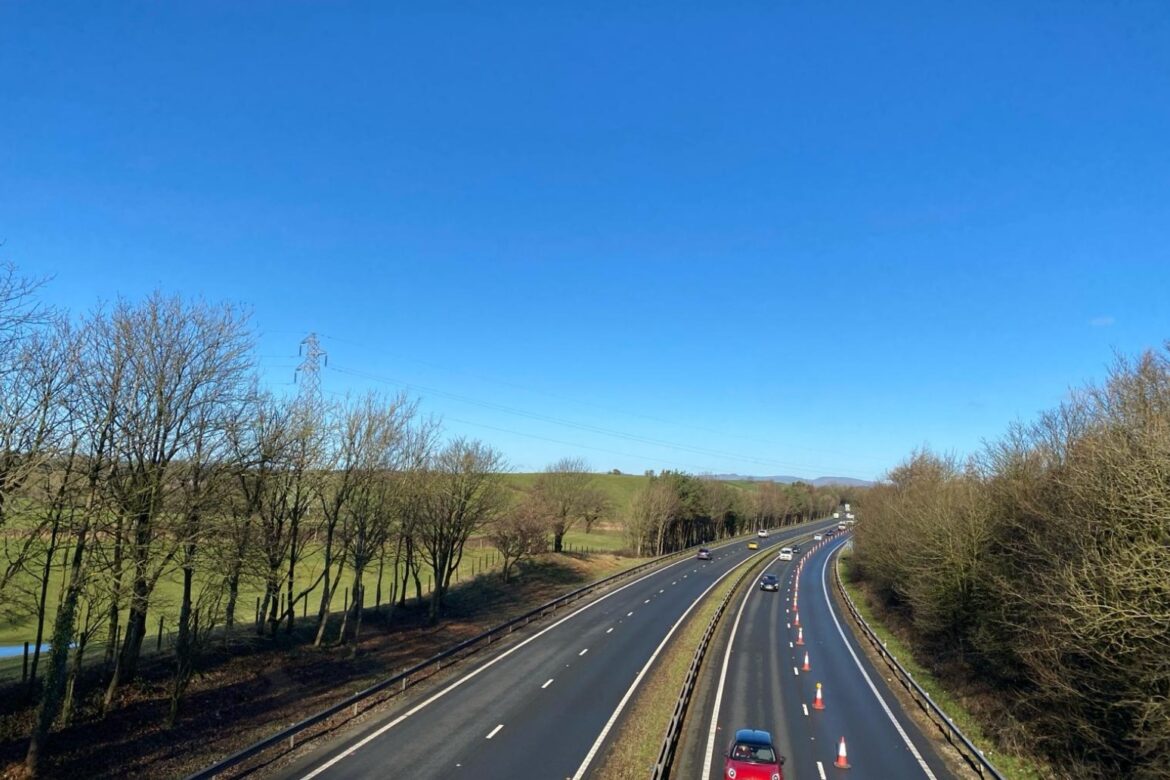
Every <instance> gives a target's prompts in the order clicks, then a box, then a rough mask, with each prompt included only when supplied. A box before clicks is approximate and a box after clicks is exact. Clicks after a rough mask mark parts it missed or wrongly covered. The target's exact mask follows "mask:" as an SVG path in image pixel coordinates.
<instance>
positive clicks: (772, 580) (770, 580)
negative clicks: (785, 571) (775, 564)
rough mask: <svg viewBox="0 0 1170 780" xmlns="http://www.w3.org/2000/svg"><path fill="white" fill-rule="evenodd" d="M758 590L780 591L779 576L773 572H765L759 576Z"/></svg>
mask: <svg viewBox="0 0 1170 780" xmlns="http://www.w3.org/2000/svg"><path fill="white" fill-rule="evenodd" d="M760 590H770V591H773V592H777V593H778V592H779V591H780V578H779V577H777V576H776V575H775V574H765V575H764V576H763V577H760Z"/></svg>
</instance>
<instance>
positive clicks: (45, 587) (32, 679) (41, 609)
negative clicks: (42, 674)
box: [28, 516, 61, 691]
mask: <svg viewBox="0 0 1170 780" xmlns="http://www.w3.org/2000/svg"><path fill="white" fill-rule="evenodd" d="M60 528H61V520H60V517H57V516H55V517H54V519H53V530H52V532H51V533H50V535H49V549H48V550H47V551H46V553H45V565H44V567H43V568H42V569H41V593H40V596H39V597H38V599H37V639H36V644H35V646H34V647H33V657H32V664H31V666H30V667H29V674H28V687H29V690H30V691H31V690H33V688H35V687H36V681H37V662H38V661H40V659H41V644H42V643H43V642H44V639H45V601H46V600H47V599H48V594H49V577H50V576H52V573H53V555H54V553H56V552H57V532H58V531H59V530H60Z"/></svg>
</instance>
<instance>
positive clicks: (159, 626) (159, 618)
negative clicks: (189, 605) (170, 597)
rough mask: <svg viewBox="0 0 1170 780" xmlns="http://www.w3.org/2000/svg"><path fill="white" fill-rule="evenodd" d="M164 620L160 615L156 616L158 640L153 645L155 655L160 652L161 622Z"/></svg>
mask: <svg viewBox="0 0 1170 780" xmlns="http://www.w3.org/2000/svg"><path fill="white" fill-rule="evenodd" d="M165 619H166V618H164V617H163V616H162V615H159V616H158V640H157V641H156V642H155V643H154V651H155V652H156V653H157V652H159V651H161V650H162V632H163V620H165Z"/></svg>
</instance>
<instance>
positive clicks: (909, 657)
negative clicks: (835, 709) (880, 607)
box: [841, 550, 1056, 780]
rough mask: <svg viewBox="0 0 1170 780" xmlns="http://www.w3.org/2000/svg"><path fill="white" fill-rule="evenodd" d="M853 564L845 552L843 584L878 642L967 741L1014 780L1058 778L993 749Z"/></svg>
mask: <svg viewBox="0 0 1170 780" xmlns="http://www.w3.org/2000/svg"><path fill="white" fill-rule="evenodd" d="M849 564H850V553H849V552H848V551H847V550H846V551H842V553H841V581H842V583H843V584H844V586H845V590H846V592H847V593H848V594H849V597H850V598H851V599H853V603H854V604H855V605H856V606H857V611H858V612H860V613H861V616H862V617H863V618H864V619H865V622H866V623H868V624H869V627H870V628H872V629H873V631H874V633H875V634H877V636H878V638H879V639H880V640H881V641H882V643H883V644H885V646H886V648H887V649H888V650H889V651H890V653H892V654H893V655H894V657H895V658H897V659H898V663H900V664H902V666H903V667H905V669H906V671H908V672H910V674H911V675H912V676H913V677H914V681H915V682H917V683H918V684H919V685H921V686H922V689H923V690H924V691H926V692H927V693H928V694H929V695H930V698H931V699H932V700H933V701H934V703H935V704H937V705H938V706H939V707H941V708H942V710H943V711H944V712H946V713H947V715H948V716H949V717H950V718H951V719H952V720H953V721H954V724H955V726H957V727H958V729H959V730H960V731H962V732H963V733H964V734H965V735H967V738H968V739H969V740H971V741H972V742H974V743H975V746H976V747H978V748H979V749H980V750H982V751H983V753H984V755H985V756H987V759H988V760H989V761H991V763H993V764H994V765H995V768H996V769H998V770H999V771H1000V772H1002V773H1003V775H1004V776H1005V777H1007V778H1010V780H1041V779H1042V778H1048V777H1054V776H1056V773H1054V772H1053V771H1052V770H1050V769H1046V768H1045V767H1044V766H1043V764H1041V763H1039V762H1037V761H1035V760H1034V759H1032V758H1029V757H1027V756H1015V755H1009V754H1007V753H1003V752H1000V751H997V750H994V749H992V748H991V745H992V740H991V739H989V738H988V736H987V730H986V729H985V728H984V725H983V724H982V723H981V722H980V721H979V719H977V718H976V717H975V716H974V715H973V714H972V713H971V712H970V710H969V709H968V708H967V707H966V706H965V705H964V702H963V700H962V699H961V698H959V697H957V696H955V695H954V694H952V693H951V691H950V690H949V689H948V688H947V687H946V686H945V685H944V684H943V683H941V682H940V681H939V680H937V679H936V678H935V677H934V676H933V675H932V674H931V673H930V671H929V670H927V669H926V668H925V667H924V666H922V665H921V664H919V663H918V662H917V661H915V660H914V654H913V652H912V651H911V649H910V647H909V646H908V645H907V644H906V643H905V642H903V641H902V640H901V639H900V638H899V637H898V635H897V634H895V633H893V632H892V631H890V629H889V628H887V627H886V626H885V625H884V624H883V623H882V621H881V619H880V618H879V617H878V615H877V612H876V611H875V610H874V608H873V606H872V605H871V604H870V602H869V598H868V596H867V594H866V593H865V591H864V589H863V588H861V587H859V586H858V585H857V584H855V583H853V582H851V581H850V578H849Z"/></svg>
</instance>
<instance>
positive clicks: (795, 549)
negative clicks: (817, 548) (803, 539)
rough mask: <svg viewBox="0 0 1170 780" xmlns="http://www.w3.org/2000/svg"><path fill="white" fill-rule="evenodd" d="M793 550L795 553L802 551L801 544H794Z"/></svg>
mask: <svg viewBox="0 0 1170 780" xmlns="http://www.w3.org/2000/svg"><path fill="white" fill-rule="evenodd" d="M792 552H794V553H798V552H800V545H799V544H793V545H792Z"/></svg>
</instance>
